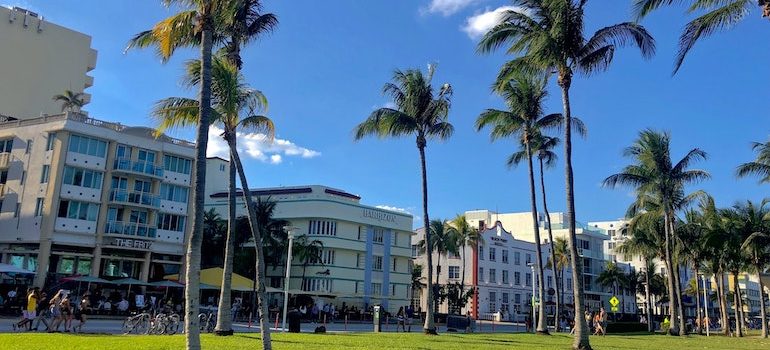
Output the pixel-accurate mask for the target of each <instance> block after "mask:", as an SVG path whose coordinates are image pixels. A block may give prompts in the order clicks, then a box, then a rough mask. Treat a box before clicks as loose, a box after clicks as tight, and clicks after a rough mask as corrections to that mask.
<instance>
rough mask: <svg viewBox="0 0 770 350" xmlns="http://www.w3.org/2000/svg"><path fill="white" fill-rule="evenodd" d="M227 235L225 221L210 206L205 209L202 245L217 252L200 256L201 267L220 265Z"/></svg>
mask: <svg viewBox="0 0 770 350" xmlns="http://www.w3.org/2000/svg"><path fill="white" fill-rule="evenodd" d="M226 236H227V223H226V222H225V220H223V219H222V217H221V216H220V215H219V213H217V212H216V210H214V208H211V209H209V210H207V211H206V213H205V214H204V218H203V243H202V244H203V246H205V247H208V248H209V249H210V250H211V251H215V252H217V254H207V255H206V256H202V257H201V266H202V267H211V266H218V265H221V264H222V262H223V260H224V255H223V254H220V253H223V252H224V251H225V240H226Z"/></svg>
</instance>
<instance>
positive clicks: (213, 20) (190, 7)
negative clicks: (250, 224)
mask: <svg viewBox="0 0 770 350" xmlns="http://www.w3.org/2000/svg"><path fill="white" fill-rule="evenodd" d="M163 3H164V4H165V5H166V6H168V7H172V6H173V5H179V6H180V7H181V8H182V10H181V11H180V12H179V13H177V14H174V15H172V16H170V17H168V18H166V19H164V20H162V21H160V22H158V23H157V24H156V25H155V26H154V27H153V31H154V32H156V33H158V36H159V37H161V38H162V39H161V40H157V41H155V42H147V43H146V45H144V46H145V47H147V46H154V47H156V48H157V53H158V55H159V56H160V57H161V59H162V60H163V61H164V62H166V61H168V59H169V58H170V57H171V56H172V55H173V53H174V51H175V50H176V49H177V48H179V47H184V46H190V45H191V44H192V41H190V40H189V39H190V38H193V37H195V38H199V39H196V40H195V41H194V42H197V43H198V44H199V46H200V60H201V65H200V76H201V82H200V84H199V87H200V90H199V96H198V101H199V102H200V103H199V105H198V115H199V116H200V118H198V127H197V132H196V137H195V146H196V157H195V189H194V203H193V225H192V231H191V233H190V236H189V237H187V252H186V257H185V261H186V266H185V278H186V279H187V285H186V288H185V314H186V316H185V317H184V320H185V334H186V336H185V342H186V347H187V349H188V350H198V349H200V347H201V344H200V330H199V327H198V317H197V315H196V314H197V311H198V304H199V301H200V300H199V298H200V296H199V293H200V261H201V241H202V236H203V214H204V211H205V210H204V208H203V202H204V200H205V191H206V149H207V146H208V136H209V125H210V118H211V52H212V48H213V41H212V39H213V34H214V28H215V26H216V25H217V24H218V23H221V21H223V18H222V17H220V16H217V13H218V11H217V9H219V8H221V7H224V6H225V5H227V0H163ZM129 47H131V46H129Z"/></svg>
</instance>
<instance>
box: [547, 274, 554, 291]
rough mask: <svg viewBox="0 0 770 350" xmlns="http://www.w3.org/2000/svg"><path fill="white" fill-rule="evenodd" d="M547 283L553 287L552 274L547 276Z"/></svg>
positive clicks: (549, 286)
mask: <svg viewBox="0 0 770 350" xmlns="http://www.w3.org/2000/svg"><path fill="white" fill-rule="evenodd" d="M545 285H546V287H548V288H552V287H553V277H552V276H548V277H546V278H545Z"/></svg>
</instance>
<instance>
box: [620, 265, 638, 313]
mask: <svg viewBox="0 0 770 350" xmlns="http://www.w3.org/2000/svg"><path fill="white" fill-rule="evenodd" d="M641 277H642V276H641V275H640V274H639V273H638V272H636V270H634V269H631V270H630V271H628V273H626V277H625V280H624V282H625V283H624V284H623V286H621V289H622V290H627V291H629V292H631V293H632V294H631V295H632V296H633V297H634V301H636V294H637V293H638V292H639V290H640V288H639V287H640V286H641V285H642V284H641V283H639V281H640V280H641ZM621 311H622V313H623V314H625V313H626V303H625V299H623V308H622V309H621ZM634 314H635V315H639V310H638V309H637V308H634Z"/></svg>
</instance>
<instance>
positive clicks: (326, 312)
mask: <svg viewBox="0 0 770 350" xmlns="http://www.w3.org/2000/svg"><path fill="white" fill-rule="evenodd" d="M321 310H323V311H322V314H321V316H322V318H323V320H324V322H325V321H326V320H328V319H329V313H330V312H331V308H329V304H324V306H323V308H322V309H321Z"/></svg>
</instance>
